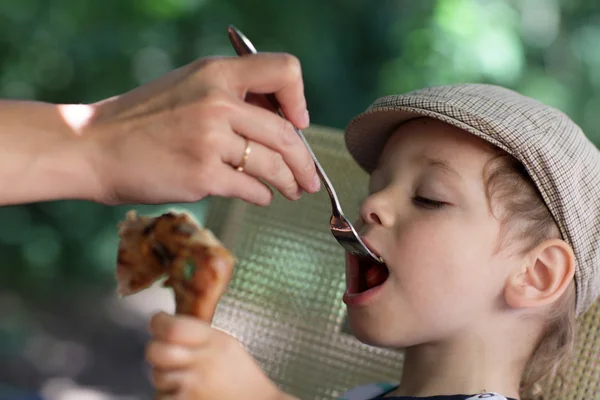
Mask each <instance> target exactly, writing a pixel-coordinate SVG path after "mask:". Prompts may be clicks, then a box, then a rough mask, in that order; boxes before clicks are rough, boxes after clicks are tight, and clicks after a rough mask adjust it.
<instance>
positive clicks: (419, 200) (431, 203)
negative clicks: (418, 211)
mask: <svg viewBox="0 0 600 400" xmlns="http://www.w3.org/2000/svg"><path fill="white" fill-rule="evenodd" d="M412 200H413V203H414V204H415V205H416V206H417V207H421V208H427V209H437V208H442V207H444V206H446V205H448V203H446V202H443V201H438V200H432V199H428V198H426V197H422V196H415V197H413V199H412Z"/></svg>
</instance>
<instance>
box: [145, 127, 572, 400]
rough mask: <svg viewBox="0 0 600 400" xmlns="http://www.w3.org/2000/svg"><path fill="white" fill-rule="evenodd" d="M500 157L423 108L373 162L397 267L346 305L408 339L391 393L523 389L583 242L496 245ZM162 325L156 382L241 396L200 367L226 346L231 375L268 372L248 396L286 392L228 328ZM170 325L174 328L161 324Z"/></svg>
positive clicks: (376, 326)
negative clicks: (490, 170)
mask: <svg viewBox="0 0 600 400" xmlns="http://www.w3.org/2000/svg"><path fill="white" fill-rule="evenodd" d="M491 157H492V153H491V152H490V148H489V146H487V145H486V144H485V143H484V142H482V141H481V140H480V139H477V138H475V137H474V136H472V135H470V134H468V133H466V132H463V131H461V130H459V129H456V128H453V127H451V126H449V125H446V124H443V123H441V122H437V121H434V120H430V119H419V120H415V121H412V122H409V123H406V124H404V125H402V126H401V127H400V128H398V130H397V131H396V132H395V133H394V135H393V136H392V138H391V139H390V140H389V142H388V143H387V145H386V148H385V151H384V153H383V155H382V158H381V160H380V166H379V167H378V168H377V170H376V171H375V172H374V173H373V176H372V179H371V182H370V186H371V187H370V192H371V194H370V195H369V196H368V197H367V198H366V200H365V201H364V203H363V204H362V207H361V216H362V218H361V219H362V222H361V224H359V226H360V230H361V232H362V234H363V235H364V237H365V238H366V240H367V242H368V243H369V245H370V246H371V247H372V248H373V249H374V250H375V251H376V252H377V253H379V254H380V255H381V256H382V257H383V259H384V260H385V261H386V263H387V266H388V268H389V272H390V275H389V278H388V279H387V281H386V282H385V283H384V284H383V286H382V289H381V291H380V292H379V294H378V295H377V296H374V297H372V299H371V301H369V302H368V303H365V304H362V305H360V306H348V314H349V320H350V325H351V328H352V330H353V332H354V334H355V335H356V336H357V337H358V338H359V339H360V340H361V341H363V342H365V343H368V344H371V345H376V346H381V347H391V348H404V349H405V351H406V353H405V354H406V358H405V364H404V367H403V372H402V376H401V379H400V381H401V382H402V384H401V385H400V387H399V389H398V390H396V391H395V392H393V393H390V396H394V395H395V396H421V397H424V396H433V395H443V394H457V393H464V394H471V393H472V394H476V393H480V392H481V391H491V392H498V393H502V394H503V395H505V396H509V397H513V398H517V399H518V398H519V383H520V378H521V375H522V372H523V370H524V368H525V365H526V363H527V360H528V358H529V357H530V355H531V353H532V351H533V349H534V347H535V345H536V343H537V341H538V338H539V337H540V335H541V334H542V332H543V329H544V324H543V318H542V315H544V313H546V312H548V310H549V308H550V307H552V305H553V303H554V302H555V301H556V300H557V299H559V297H560V296H562V294H563V293H565V291H566V290H567V288H568V287H569V285H570V283H571V282H572V279H573V274H574V265H575V264H574V256H573V252H572V249H571V248H570V247H569V246H568V245H567V244H566V243H565V242H564V241H562V240H560V239H549V240H547V241H544V242H543V243H541V244H539V245H538V246H537V247H535V248H534V249H532V250H531V251H529V252H527V253H524V254H523V253H522V252H516V251H514V250H515V248H514V247H510V246H509V247H507V248H503V249H500V251H498V243H499V240H500V228H501V224H500V221H498V220H497V219H496V218H495V217H494V214H493V213H492V208H491V203H490V202H489V201H488V199H487V197H486V195H485V192H484V182H483V168H484V166H485V165H486V163H487V162H488V161H489V160H490V158H491ZM431 160H438V161H440V160H443V161H444V164H445V165H446V167H443V166H441V165H442V164H440V163H439V162H437V163H432V162H431ZM347 275H348V274H347ZM165 326H168V328H165ZM152 327H153V328H152V329H153V332H155V333H154V339H153V341H152V342H151V344H150V347H149V348H148V349H149V353H148V359H149V361H150V363H152V365H153V366H154V367H155V375H154V379H155V382H163V381H165V380H168V379H170V382H171V383H170V385H169V386H162V385H160V384H157V387H163V388H165V389H169V390H170V389H172V388H176V389H175V390H180V392H179V393H184V394H185V393H194V394H196V395H197V396H198V397H197V398H206V399H213V398H214V399H226V398H237V397H235V396H238V393H235V394H233V393H229V392H228V391H227V390H228V389H227V388H226V387H220V386H216V387H215V386H209V387H210V390H211V391H210V392H208V390H209V389H206V388H207V383H205V382H204V381H203V379H205V378H204V377H205V375H203V372H202V371H203V370H202V368H204V367H205V366H207V365H211V366H212V365H218V361H216V360H215V357H216V358H219V359H221V358H222V359H225V358H226V359H227V363H226V364H227V365H229V368H225V367H224V369H223V371H222V374H223V377H226V376H231V374H237V373H240V374H242V375H244V377H248V378H249V379H250V378H252V379H254V381H255V382H260V385H258V384H256V385H254V384H252V385H251V384H248V385H247V388H248V390H247V391H246V390H244V396H243V397H244V398H247V399H278V398H286V397H285V396H287V395H286V394H284V393H282V392H281V391H277V390H274V389H273V387H274V386H273V385H272V383H271V382H270V381H269V380H268V379H266V378H265V376H264V373H263V372H262V371H261V370H260V368H259V366H258V365H256V364H253V363H251V362H250V361H249V358H251V357H250V356H249V354H248V353H247V352H246V351H245V350H244V349H243V347H242V346H239V344H238V343H237V342H236V340H235V339H234V338H232V337H230V336H228V335H226V334H225V333H223V332H221V331H217V330H215V329H213V328H209V327H208V326H207V325H206V324H203V323H202V322H200V321H195V320H190V319H188V318H186V317H179V316H174V317H173V316H171V317H166V316H164V315H162V314H159V315H157V316H156V317H155V318H154V319H153V321H152ZM161 329H162V330H165V329H167V330H171V332H173V333H172V334H171V335H164V334H160V333H157V332H158V331H160V330H161ZM157 330H158V331H157ZM176 331H181V332H183V331H185V335H189V337H190V338H194V339H193V340H195V341H201V340H202V339H201V338H206V339H204V340H205V344H204V345H202V346H200V345H192V344H191V342H192V341H193V340H188V341H187V342H186V340H183V339H181V338H178V336H177V334H175V333H174V332H176ZM221 341H225V342H227V343H228V344H227V346H226V351H219V352H217V351H215V352H212V351H208V350H207V351H203V350H202V348H203V346H205V347H206V348H213V349H220V348H221V346H222V344H221ZM236 344H237V345H236ZM156 348H160V351H161V352H160V354H157V353H156V350H155V349H156ZM166 360H177V362H179V363H180V364H177V366H176V367H172V366H171V365H170V364H169V363H170V362H171V361H166ZM233 366H236V368H237V369H236V368H233ZM167 376H169V377H170V378H167ZM208 376H212V377H213V378H214V379H215V381H218V379H217V377H218V376H219V373H217V372H215V371H214V369H213V370H212V371H211V374H209V375H208ZM236 376H237V375H236ZM235 379H236V380H237V379H238V378H235ZM239 379H242V377H240V378H239ZM254 381H253V382H254ZM240 382H243V380H240ZM238 387H239V386H238ZM212 390H214V391H212ZM198 393H201V394H202V396H200V395H199V394H198ZM228 396H231V397H228ZM180 398H182V399H184V398H194V397H186V396H185V395H182V397H180ZM287 398H289V397H287Z"/></svg>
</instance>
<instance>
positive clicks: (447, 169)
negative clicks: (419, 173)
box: [424, 157, 462, 179]
mask: <svg viewBox="0 0 600 400" xmlns="http://www.w3.org/2000/svg"><path fill="white" fill-rule="evenodd" d="M424 160H425V163H426V164H427V165H428V166H430V167H433V168H437V169H439V170H440V171H443V172H444V173H447V174H449V175H454V176H456V177H457V178H459V179H462V176H461V175H460V174H459V173H458V171H456V170H455V169H454V168H452V166H451V165H450V163H448V161H446V160H442V159H440V158H432V157H424Z"/></svg>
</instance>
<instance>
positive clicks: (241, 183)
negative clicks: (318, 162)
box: [0, 54, 319, 206]
mask: <svg viewBox="0 0 600 400" xmlns="http://www.w3.org/2000/svg"><path fill="white" fill-rule="evenodd" d="M262 93H275V95H276V97H277V98H278V100H279V101H280V103H281V105H282V109H283V111H284V114H285V115H286V117H287V118H288V119H289V120H290V121H291V122H287V121H286V120H284V119H283V118H281V117H279V116H278V115H276V114H275V113H273V112H272V110H270V109H267V108H268V107H267V108H265V107H263V105H264V101H262V100H261V98H260V96H259V95H260V94H262ZM32 116H35V117H34V118H32ZM0 121H1V123H0V153H1V154H0V205H8V204H21V203H29V202H36V201H48V200H61V199H83V200H92V201H96V202H99V203H103V204H111V205H112V204H128V203H146V204H160V203H170V202H194V201H198V200H200V199H202V198H204V197H206V196H211V195H214V196H225V197H237V198H241V199H243V200H245V201H248V202H250V203H253V204H257V205H263V206H264V205H267V204H269V203H270V201H271V199H272V196H273V194H272V192H271V190H270V189H269V187H268V186H267V185H266V184H270V185H272V186H273V187H274V188H275V189H276V190H278V191H280V192H281V193H282V194H283V195H284V196H285V197H287V198H288V199H291V200H296V199H298V198H299V197H300V195H301V193H302V192H303V191H306V192H309V193H314V192H315V191H317V190H318V188H319V180H318V177H317V175H316V171H315V167H314V164H313V162H312V160H311V158H310V154H309V153H308V151H307V149H306V148H305V146H304V144H303V143H302V141H301V140H300V138H299V137H298V136H297V135H296V133H295V132H294V130H293V125H295V126H297V127H299V128H305V127H306V126H307V125H308V123H309V118H308V112H307V109H306V100H305V98H304V94H303V82H302V74H301V68H300V63H299V62H298V60H297V59H296V58H295V57H293V56H290V55H287V54H259V55H252V56H248V57H242V58H239V57H236V58H211V59H201V60H198V61H195V62H193V63H191V64H188V65H186V66H183V67H181V68H179V69H177V70H174V71H172V72H171V73H169V74H167V75H165V76H163V77H162V78H159V79H157V80H156V81H153V82H150V83H148V84H146V85H144V86H141V87H138V88H135V89H134V90H132V91H130V92H128V93H124V94H121V95H118V96H114V97H112V98H110V99H105V100H102V101H99V102H97V103H94V104H80V105H73V104H71V105H67V104H49V103H43V102H31V101H9V100H0ZM244 137H246V138H248V139H249V140H250V146H251V152H250V154H249V157H248V160H247V164H246V166H245V171H244V172H238V171H236V170H235V168H234V167H237V166H238V165H239V163H240V162H241V160H242V156H243V154H244V149H245V145H246V142H245V140H244ZM265 183H266V184H265Z"/></svg>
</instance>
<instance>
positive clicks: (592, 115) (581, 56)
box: [0, 0, 600, 295]
mask: <svg viewBox="0 0 600 400" xmlns="http://www.w3.org/2000/svg"><path fill="white" fill-rule="evenodd" d="M229 24H234V25H236V26H237V27H238V28H240V29H241V30H242V31H243V32H244V33H246V34H247V35H248V37H249V38H250V39H251V40H252V41H253V42H254V44H255V45H256V47H257V48H258V49H259V50H262V51H286V52H290V53H292V54H294V55H296V56H298V57H299V58H300V60H301V62H302V65H303V70H304V78H305V87H306V96H307V99H308V105H309V110H310V111H311V117H312V121H313V123H318V124H323V125H329V126H334V127H338V128H343V127H344V126H345V124H346V123H347V122H348V121H349V120H350V119H351V118H352V116H353V115H355V114H356V113H358V112H360V111H361V110H362V109H364V108H365V107H366V106H367V105H368V104H369V103H370V102H371V101H372V100H374V99H375V98H376V97H377V96H381V95H385V94H390V93H397V92H404V91H407V90H412V89H417V88H419V87H423V86H428V85H434V84H444V83H453V82H465V81H472V82H490V83H497V84H501V85H505V86H507V87H510V88H513V89H517V90H519V91H521V92H523V93H525V94H527V95H530V96H533V97H536V98H538V99H540V100H542V101H545V102H547V103H549V104H551V105H554V106H556V107H558V108H560V109H562V110H563V111H565V112H567V113H568V114H569V115H570V116H571V117H572V118H574V119H575V120H576V121H577V122H578V123H579V124H580V125H581V126H582V127H583V128H584V130H585V131H586V132H587V133H588V135H589V136H590V137H592V138H593V140H595V141H599V140H600V134H599V133H598V132H599V131H600V129H599V128H600V112H598V109H599V107H600V53H599V52H598V50H597V49H598V46H599V45H600V3H598V2H593V1H583V0H568V1H567V0H562V1H558V0H527V1H517V0H514V1H501V0H488V1H477V0H437V1H433V0H432V1H410V2H409V1H392V0H380V1H377V2H368V1H359V0H331V1H317V0H304V1H302V2H300V1H288V2H282V1H274V0H264V1H261V2H251V1H247V0H219V1H217V0H136V1H122V0H104V1H102V2H93V1H89V0H82V1H67V0H56V1H52V2H49V1H43V0H19V1H2V2H0V97H4V98H20V99H37V100H43V101H49V102H55V103H84V102H92V101H97V100H100V99H102V98H105V97H109V96H113V95H116V94H119V93H122V92H125V91H128V90H130V89H132V88H134V87H135V86H137V85H140V84H143V83H145V82H148V81H150V80H152V79H154V78H156V77H158V76H160V75H162V74H164V73H166V72H168V71H169V70H171V69H173V68H176V67H178V66H181V65H183V64H186V63H188V62H190V61H192V60H194V59H196V58H198V57H205V56H213V55H225V56H233V55H234V52H233V50H232V49H231V47H230V44H229V42H228V38H227V32H226V30H227V26H228V25H229ZM204 205H205V203H204V202H201V203H199V204H194V205H186V206H185V207H186V208H188V209H190V210H192V211H194V212H196V213H197V214H199V215H200V216H201V215H202V213H203V211H204V209H205V208H204ZM165 207H166V206H139V207H136V208H138V209H139V210H140V211H141V212H151V213H154V212H159V211H161V210H163V209H164V208H165ZM129 208H131V207H128V206H123V207H106V206H101V205H97V204H91V203H86V202H72V201H68V202H67V201H64V202H52V203H45V204H31V205H27V206H18V207H4V208H0V246H1V247H0V251H1V253H2V258H1V259H2V264H1V265H2V268H1V269H0V271H1V272H0V280H1V281H2V282H4V284H5V285H7V284H6V282H9V285H10V286H20V283H24V282H27V288H28V289H29V290H31V292H32V293H33V292H37V293H39V294H40V295H44V294H51V293H52V292H53V291H56V290H58V288H59V287H60V286H56V285H57V284H58V283H55V282H61V284H68V282H78V281H85V282H90V283H93V284H96V283H99V284H100V283H101V282H105V283H106V284H112V274H113V269H114V262H115V254H116V245H117V236H116V224H117V222H118V221H119V220H120V219H121V218H122V217H123V216H124V213H125V212H126V211H127V210H128V209H129ZM65 281H66V282H67V283H65Z"/></svg>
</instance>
